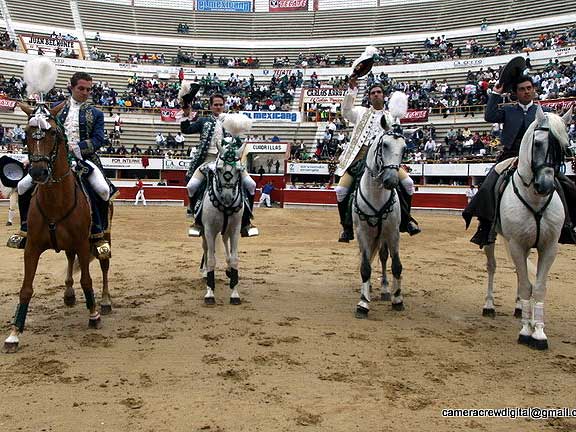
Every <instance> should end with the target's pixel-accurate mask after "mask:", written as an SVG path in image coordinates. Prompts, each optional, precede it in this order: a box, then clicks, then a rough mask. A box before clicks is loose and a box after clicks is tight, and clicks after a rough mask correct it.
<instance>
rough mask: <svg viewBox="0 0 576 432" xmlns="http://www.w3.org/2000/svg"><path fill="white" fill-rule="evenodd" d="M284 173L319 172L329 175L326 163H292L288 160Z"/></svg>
mask: <svg viewBox="0 0 576 432" xmlns="http://www.w3.org/2000/svg"><path fill="white" fill-rule="evenodd" d="M286 174H320V175H329V174H330V172H329V171H328V164H327V163H294V162H290V163H289V164H288V168H287V170H286Z"/></svg>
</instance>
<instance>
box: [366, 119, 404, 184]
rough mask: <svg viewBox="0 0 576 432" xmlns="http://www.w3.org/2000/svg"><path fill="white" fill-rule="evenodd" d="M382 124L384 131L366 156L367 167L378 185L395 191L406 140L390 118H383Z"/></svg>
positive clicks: (375, 138)
mask: <svg viewBox="0 0 576 432" xmlns="http://www.w3.org/2000/svg"><path fill="white" fill-rule="evenodd" d="M381 122H382V128H383V129H384V130H383V131H382V132H381V133H379V134H378V135H376V136H375V137H374V141H373V143H372V145H371V146H370V150H369V151H368V155H367V156H366V167H367V168H368V171H369V172H370V175H371V176H372V178H374V179H375V180H376V181H377V182H378V183H380V184H381V185H382V186H384V187H385V188H386V189H394V188H396V186H398V181H399V179H398V169H399V168H400V164H401V163H402V155H403V154H404V149H405V148H406V140H405V138H404V134H403V133H402V128H401V127H400V125H399V124H393V123H392V121H391V118H390V117H389V116H388V117H387V116H386V114H385V115H384V116H382V121H381ZM386 129H387V130H386Z"/></svg>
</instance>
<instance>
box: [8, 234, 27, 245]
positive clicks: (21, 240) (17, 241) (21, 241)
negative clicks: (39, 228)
mask: <svg viewBox="0 0 576 432" xmlns="http://www.w3.org/2000/svg"><path fill="white" fill-rule="evenodd" d="M6 246H8V247H9V248H12V249H24V248H25V247H26V235H24V234H23V233H21V232H20V233H18V234H12V235H11V236H10V237H9V238H8V242H7V243H6Z"/></svg>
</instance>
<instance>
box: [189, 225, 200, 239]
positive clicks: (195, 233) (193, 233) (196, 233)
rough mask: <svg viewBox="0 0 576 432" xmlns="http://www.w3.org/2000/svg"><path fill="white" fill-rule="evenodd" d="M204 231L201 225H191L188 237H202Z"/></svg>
mask: <svg viewBox="0 0 576 432" xmlns="http://www.w3.org/2000/svg"><path fill="white" fill-rule="evenodd" d="M202 231H203V229H202V227H201V226H199V225H197V224H193V225H190V228H188V237H202Z"/></svg>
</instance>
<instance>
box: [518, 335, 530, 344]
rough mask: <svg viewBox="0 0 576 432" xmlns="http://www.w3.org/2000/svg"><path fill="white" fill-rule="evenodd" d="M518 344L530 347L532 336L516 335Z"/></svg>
mask: <svg viewBox="0 0 576 432" xmlns="http://www.w3.org/2000/svg"><path fill="white" fill-rule="evenodd" d="M518 343H519V344H520V345H526V346H531V345H532V336H526V335H518Z"/></svg>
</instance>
